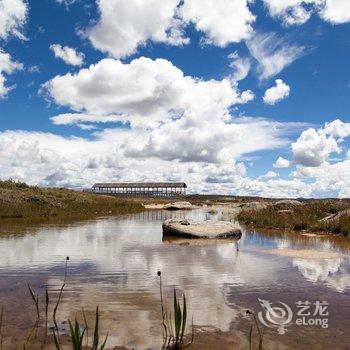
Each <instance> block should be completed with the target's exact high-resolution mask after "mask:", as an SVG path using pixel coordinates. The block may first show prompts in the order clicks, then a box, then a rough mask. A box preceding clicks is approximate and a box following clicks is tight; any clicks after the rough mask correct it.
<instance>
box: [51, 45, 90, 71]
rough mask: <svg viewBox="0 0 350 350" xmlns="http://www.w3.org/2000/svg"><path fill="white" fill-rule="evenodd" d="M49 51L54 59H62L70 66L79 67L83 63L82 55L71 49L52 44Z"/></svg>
mask: <svg viewBox="0 0 350 350" xmlns="http://www.w3.org/2000/svg"><path fill="white" fill-rule="evenodd" d="M50 49H51V51H52V52H53V53H54V55H55V57H56V58H60V59H62V60H63V61H64V62H65V63H67V64H70V65H72V66H81V65H82V64H83V63H84V57H85V56H84V54H83V53H81V52H77V51H76V50H75V49H73V48H71V47H68V46H62V45H60V44H53V45H51V46H50Z"/></svg>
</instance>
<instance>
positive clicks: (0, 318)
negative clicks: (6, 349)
mask: <svg viewBox="0 0 350 350" xmlns="http://www.w3.org/2000/svg"><path fill="white" fill-rule="evenodd" d="M3 319H4V307H3V306H1V312H0V350H2V338H3V335H2V322H3Z"/></svg>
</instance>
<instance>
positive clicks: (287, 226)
mask: <svg viewBox="0 0 350 350" xmlns="http://www.w3.org/2000/svg"><path fill="white" fill-rule="evenodd" d="M348 208H350V203H349V201H344V200H311V201H307V202H305V203H304V204H303V205H291V204H277V205H276V204H271V205H269V206H268V207H267V208H266V209H262V210H255V211H253V210H251V211H242V212H241V213H240V214H239V215H238V220H239V221H240V222H241V223H242V224H246V225H253V226H254V227H256V228H265V229H283V230H288V231H303V230H305V231H311V232H327V233H335V234H342V235H345V236H348V235H350V218H349V217H345V216H344V217H341V218H340V219H339V220H329V221H322V220H321V219H323V218H325V217H327V216H329V215H331V214H335V213H338V212H340V211H343V210H346V209H348Z"/></svg>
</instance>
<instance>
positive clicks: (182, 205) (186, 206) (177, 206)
mask: <svg viewBox="0 0 350 350" xmlns="http://www.w3.org/2000/svg"><path fill="white" fill-rule="evenodd" d="M163 209H165V210H190V209H193V206H192V204H191V203H190V202H174V203H169V204H166V205H164V207H163Z"/></svg>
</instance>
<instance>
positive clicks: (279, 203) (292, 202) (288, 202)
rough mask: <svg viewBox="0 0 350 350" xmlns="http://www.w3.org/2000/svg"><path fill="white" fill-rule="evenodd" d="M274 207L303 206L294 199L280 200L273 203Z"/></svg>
mask: <svg viewBox="0 0 350 350" xmlns="http://www.w3.org/2000/svg"><path fill="white" fill-rule="evenodd" d="M274 204H275V205H283V204H284V205H303V203H302V202H299V201H297V200H296V199H282V200H280V201H278V202H275V203H274Z"/></svg>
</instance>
